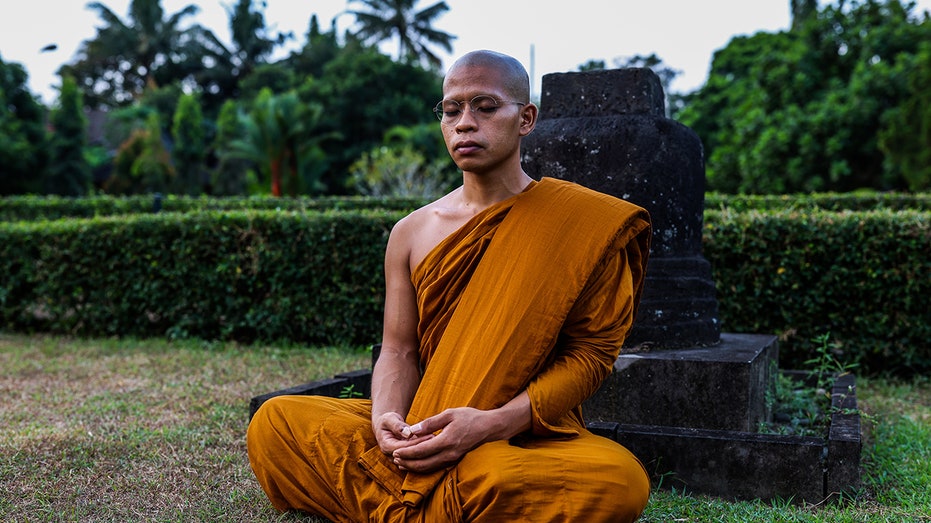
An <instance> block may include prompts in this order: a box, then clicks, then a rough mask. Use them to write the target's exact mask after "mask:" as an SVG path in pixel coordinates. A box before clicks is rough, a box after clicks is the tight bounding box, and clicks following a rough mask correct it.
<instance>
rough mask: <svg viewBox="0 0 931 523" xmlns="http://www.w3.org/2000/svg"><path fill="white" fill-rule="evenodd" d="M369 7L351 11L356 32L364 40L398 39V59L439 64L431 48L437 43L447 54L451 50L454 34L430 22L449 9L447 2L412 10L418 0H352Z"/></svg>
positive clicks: (367, 41)
mask: <svg viewBox="0 0 931 523" xmlns="http://www.w3.org/2000/svg"><path fill="white" fill-rule="evenodd" d="M352 1H354V2H357V3H360V4H363V5H364V6H365V7H367V8H368V10H365V11H353V10H349V11H348V12H349V13H350V14H353V15H355V17H356V24H357V25H358V26H359V30H358V31H356V33H355V35H356V37H357V38H359V40H361V41H362V42H363V43H367V44H373V43H374V44H378V43H381V42H383V41H386V40H391V39H392V38H395V37H396V38H397V42H398V60H399V61H400V60H408V61H410V62H424V61H425V62H427V63H428V64H429V65H431V66H434V67H439V66H440V64H441V63H442V61H441V60H440V58H439V57H438V56H437V55H436V54H435V53H434V52H433V51H432V50H431V49H430V46H433V45H436V46H440V47H442V48H443V49H445V50H446V52H447V53H451V52H452V51H453V46H452V41H453V40H454V39H455V38H456V37H455V36H453V35H451V34H449V33H445V32H443V31H439V30H437V29H434V28H433V22H434V21H435V20H436V19H437V18H438V17H439V16H440V15H442V14H443V13H445V12H446V11H448V10H449V6H448V5H446V2H442V1H441V2H437V3H435V4H433V5H431V6H430V7H427V8H426V9H422V10H420V11H415V9H414V4H415V3H416V2H417V0H352Z"/></svg>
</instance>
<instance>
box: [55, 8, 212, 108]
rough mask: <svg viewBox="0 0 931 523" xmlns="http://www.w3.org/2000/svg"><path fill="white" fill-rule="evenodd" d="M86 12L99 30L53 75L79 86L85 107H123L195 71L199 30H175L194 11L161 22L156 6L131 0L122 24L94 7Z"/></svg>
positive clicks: (199, 55)
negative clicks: (95, 16)
mask: <svg viewBox="0 0 931 523" xmlns="http://www.w3.org/2000/svg"><path fill="white" fill-rule="evenodd" d="M87 7H88V9H92V10H94V11H97V14H98V16H99V17H100V19H101V20H102V22H103V25H102V26H100V27H98V28H97V35H96V36H95V37H94V38H93V39H90V40H85V41H84V42H83V43H82V44H81V47H80V49H79V50H78V60H77V62H75V63H73V64H70V65H65V66H63V67H62V68H61V70H60V71H59V74H61V75H63V76H64V75H66V74H67V75H70V76H72V77H74V78H75V79H76V80H77V81H78V82H79V83H80V84H81V86H82V87H83V88H84V91H85V97H86V98H87V99H86V100H85V101H86V102H87V103H88V104H90V105H94V106H101V105H103V106H119V105H125V104H127V103H130V102H132V101H133V100H134V99H136V98H137V97H138V96H139V95H140V94H141V93H142V92H143V91H144V90H145V89H146V88H148V87H153V86H154V87H157V86H159V85H167V84H170V83H172V82H174V81H176V80H182V79H184V78H187V77H189V76H190V75H191V74H192V73H193V72H194V71H196V70H197V69H198V68H200V67H201V61H202V56H203V55H202V52H201V49H202V48H201V46H200V44H199V42H198V38H197V37H196V35H197V32H198V31H203V29H202V28H200V27H197V26H195V27H194V28H189V29H185V30H182V29H181V28H180V25H181V22H182V21H183V20H184V19H185V18H186V17H189V16H193V15H194V14H196V13H197V12H198V7H197V6H196V5H193V4H191V5H188V6H187V7H185V8H183V9H182V10H180V11H178V12H177V13H175V14H173V15H171V16H169V17H167V18H165V12H164V11H163V10H162V6H161V1H160V0H132V2H131V3H130V7H129V18H128V20H126V21H123V20H122V19H120V17H119V16H117V15H116V14H115V13H113V11H111V10H110V8H108V7H107V6H105V5H104V4H102V3H100V2H91V3H89V4H87Z"/></svg>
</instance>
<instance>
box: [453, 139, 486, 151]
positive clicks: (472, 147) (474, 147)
mask: <svg viewBox="0 0 931 523" xmlns="http://www.w3.org/2000/svg"><path fill="white" fill-rule="evenodd" d="M481 148H482V146H480V145H479V144H478V143H476V142H473V141H469V140H467V141H464V142H459V143H458V144H456V152H458V153H462V154H469V153H474V152H475V151H478V150H479V149H481Z"/></svg>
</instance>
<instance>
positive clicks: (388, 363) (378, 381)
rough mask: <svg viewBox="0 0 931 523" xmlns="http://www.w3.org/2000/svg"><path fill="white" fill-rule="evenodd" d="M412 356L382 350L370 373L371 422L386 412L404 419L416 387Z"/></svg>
mask: <svg viewBox="0 0 931 523" xmlns="http://www.w3.org/2000/svg"><path fill="white" fill-rule="evenodd" d="M418 365H419V364H418V362H417V361H416V355H415V354H410V353H399V352H395V351H392V350H390V349H389V350H383V351H382V353H381V354H379V356H378V361H377V362H376V363H375V367H374V369H373V370H372V420H373V421H374V420H376V419H378V417H379V416H381V415H382V414H385V413H387V412H396V413H398V414H400V415H401V417H402V418H403V417H406V416H407V412H408V410H409V409H410V406H411V402H412V401H413V398H414V394H415V393H416V392H417V387H418V385H419V384H420V369H419V366H418Z"/></svg>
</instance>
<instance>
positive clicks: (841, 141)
mask: <svg viewBox="0 0 931 523" xmlns="http://www.w3.org/2000/svg"><path fill="white" fill-rule="evenodd" d="M808 7H811V6H810V5H809V6H808ZM913 7H914V6H913V5H911V4H909V5H903V4H902V3H901V2H900V1H898V0H890V1H887V2H872V1H853V2H849V3H848V2H839V3H838V5H827V6H824V7H823V8H822V9H821V10H820V11H817V12H816V13H809V14H808V15H807V16H805V17H804V19H802V20H796V21H794V25H793V29H792V30H791V31H788V32H780V33H777V34H767V33H757V34H755V35H753V36H747V37H743V36H742V37H738V38H734V39H733V40H731V42H730V43H729V44H728V45H727V47H725V48H724V49H722V50H720V51H718V52H717V53H715V55H714V59H713V61H712V66H711V72H710V74H709V78H708V82H707V83H706V84H705V86H704V87H702V88H701V89H700V90H699V91H697V92H696V93H693V94H692V95H690V96H689V97H688V99H687V106H686V107H685V109H684V110H683V111H682V112H681V114H680V117H679V118H680V120H681V121H682V123H684V124H685V125H688V126H689V127H691V128H692V129H693V130H694V131H695V132H696V133H697V134H698V135H699V136H700V137H701V138H702V140H703V142H704V146H705V151H706V157H707V159H708V160H707V172H708V187H709V188H710V189H712V190H716V191H722V192H742V193H774V194H777V193H791V192H810V191H850V190H854V189H858V188H874V189H881V190H888V189H900V190H901V189H908V188H909V187H910V186H911V187H916V186H917V187H921V185H920V184H918V185H916V184H914V183H911V184H910V183H908V182H907V180H908V179H909V178H908V177H914V178H917V179H919V180H920V179H922V178H923V177H924V176H925V175H924V174H922V173H921V172H919V173H917V174H916V173H914V169H915V168H916V167H917V168H923V167H920V166H924V165H926V163H927V162H924V163H922V158H923V157H924V156H922V155H926V154H927V147H923V148H922V147H918V146H917V145H915V144H914V143H911V142H910V141H906V142H905V143H903V144H902V145H901V146H893V147H891V148H890V147H887V151H889V152H891V153H892V157H891V160H890V159H887V158H886V157H884V152H883V150H882V148H881V147H880V137H881V136H883V134H884V133H885V134H886V135H887V136H897V135H898V134H897V133H901V132H907V133H912V135H911V136H914V138H912V139H911V141H914V142H916V143H917V142H920V140H921V138H920V136H921V135H920V134H915V131H916V130H920V129H921V128H923V127H927V126H928V125H929V124H928V123H927V122H928V118H927V116H926V115H927V114H928V113H927V112H926V111H925V112H922V111H917V113H916V112H915V111H909V110H908V109H906V108H907V107H910V105H909V104H912V105H917V106H920V104H921V103H922V102H921V100H924V99H926V97H927V94H926V89H922V88H920V87H919V88H918V89H916V87H915V85H918V86H924V85H925V83H926V82H922V80H923V79H925V78H927V75H928V73H927V72H926V70H927V69H929V68H931V61H929V60H928V59H927V58H925V59H922V58H921V57H922V56H925V57H927V52H926V51H923V50H922V49H923V47H922V45H924V46H925V47H927V45H926V44H922V42H927V41H928V40H929V38H931V21H928V20H916V19H915V18H913V17H912V15H911V10H912V8H913ZM910 82H911V84H913V85H910ZM923 97H924V98H923ZM925 105H926V104H925ZM903 111H908V112H907V113H906V112H903ZM905 114H907V115H908V116H907V118H910V119H911V121H909V122H907V125H905V126H904V127H902V124H903V122H902V118H906V117H905V116H904V115H905ZM895 115H898V116H895ZM887 143H891V142H887ZM924 143H925V145H926V144H927V142H924ZM896 155H898V156H896ZM907 171H908V172H907Z"/></svg>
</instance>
